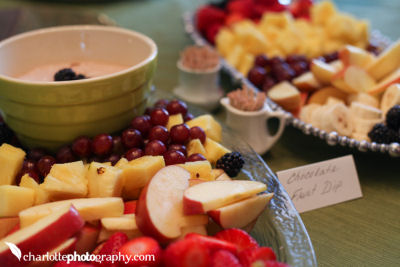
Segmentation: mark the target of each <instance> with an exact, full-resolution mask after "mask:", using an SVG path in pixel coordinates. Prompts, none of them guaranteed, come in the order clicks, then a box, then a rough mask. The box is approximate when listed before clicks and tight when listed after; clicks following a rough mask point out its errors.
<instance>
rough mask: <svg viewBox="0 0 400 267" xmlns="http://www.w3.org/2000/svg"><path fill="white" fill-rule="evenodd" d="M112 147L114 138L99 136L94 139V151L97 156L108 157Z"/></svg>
mask: <svg viewBox="0 0 400 267" xmlns="http://www.w3.org/2000/svg"><path fill="white" fill-rule="evenodd" d="M112 146H113V141H112V137H111V136H110V135H108V134H99V135H96V136H95V137H94V138H93V141H92V151H93V153H94V154H95V155H97V156H106V155H108V154H110V152H111V150H112Z"/></svg>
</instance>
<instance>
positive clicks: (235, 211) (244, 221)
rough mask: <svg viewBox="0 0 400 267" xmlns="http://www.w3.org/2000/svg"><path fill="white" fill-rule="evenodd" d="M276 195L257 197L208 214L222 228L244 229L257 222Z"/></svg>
mask: <svg viewBox="0 0 400 267" xmlns="http://www.w3.org/2000/svg"><path fill="white" fill-rule="evenodd" d="M273 196H274V194H261V195H257V196H254V197H251V198H248V199H245V200H242V201H239V202H236V203H233V204H231V205H228V206H225V207H222V208H219V209H215V210H210V211H209V212H208V213H207V214H208V215H209V216H210V217H211V218H212V219H213V220H214V221H215V222H216V223H217V224H219V225H220V226H221V227H222V228H224V229H228V228H243V227H245V226H246V225H248V224H250V223H251V222H252V221H254V220H256V219H257V217H258V216H260V214H261V212H262V211H263V210H264V208H265V207H266V205H267V204H268V202H269V201H270V200H271V198H272V197H273Z"/></svg>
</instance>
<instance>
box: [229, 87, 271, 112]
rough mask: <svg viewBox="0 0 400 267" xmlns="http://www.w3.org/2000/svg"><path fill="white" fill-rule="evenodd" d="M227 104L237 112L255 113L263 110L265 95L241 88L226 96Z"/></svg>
mask: <svg viewBox="0 0 400 267" xmlns="http://www.w3.org/2000/svg"><path fill="white" fill-rule="evenodd" d="M228 98H229V103H230V104H231V105H232V106H233V107H234V108H237V109H239V110H243V111H257V110H260V109H262V108H263V106H264V102H265V99H266V95H265V93H264V92H258V93H257V92H255V91H254V90H252V89H250V88H248V87H246V86H243V88H242V89H240V88H239V89H237V90H235V91H232V92H230V93H229V94H228Z"/></svg>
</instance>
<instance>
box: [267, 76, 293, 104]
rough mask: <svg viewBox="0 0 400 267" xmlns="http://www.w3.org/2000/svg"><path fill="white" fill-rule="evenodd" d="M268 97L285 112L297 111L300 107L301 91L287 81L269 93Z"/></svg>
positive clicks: (274, 87)
mask: <svg viewBox="0 0 400 267" xmlns="http://www.w3.org/2000/svg"><path fill="white" fill-rule="evenodd" d="M268 97H269V98H271V100H272V101H274V102H276V103H277V104H278V105H280V106H281V107H282V108H284V109H285V110H289V111H290V110H295V109H296V108H298V107H299V106H300V103H301V97H300V91H299V90H298V89H297V88H296V87H294V86H293V85H292V84H290V83H289V82H287V81H284V82H281V83H278V84H277V85H275V86H273V87H272V88H271V89H269V91H268Z"/></svg>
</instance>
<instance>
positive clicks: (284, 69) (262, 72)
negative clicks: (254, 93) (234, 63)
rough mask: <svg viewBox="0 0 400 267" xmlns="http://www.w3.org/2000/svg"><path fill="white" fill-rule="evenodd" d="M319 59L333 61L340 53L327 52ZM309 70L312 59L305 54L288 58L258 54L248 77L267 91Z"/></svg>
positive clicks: (258, 86) (259, 87)
mask: <svg viewBox="0 0 400 267" xmlns="http://www.w3.org/2000/svg"><path fill="white" fill-rule="evenodd" d="M318 59H320V60H322V61H324V62H331V61H334V60H337V59H338V53H337V52H334V53H331V54H327V55H325V56H322V57H320V58H318ZM309 70H310V61H309V60H308V59H307V58H306V57H305V56H303V55H290V56H288V57H287V58H286V59H284V58H281V57H272V58H268V57H267V56H266V55H258V56H257V57H256V58H255V61H254V66H253V68H251V69H250V71H249V73H248V74H247V78H248V79H249V81H250V82H251V83H253V84H254V85H255V86H256V87H257V88H258V89H260V90H262V91H264V92H267V91H268V90H269V89H270V88H271V87H273V86H274V85H275V84H277V83H280V82H282V81H291V80H293V79H294V78H296V77H298V76H300V75H301V74H303V73H305V72H307V71H309Z"/></svg>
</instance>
